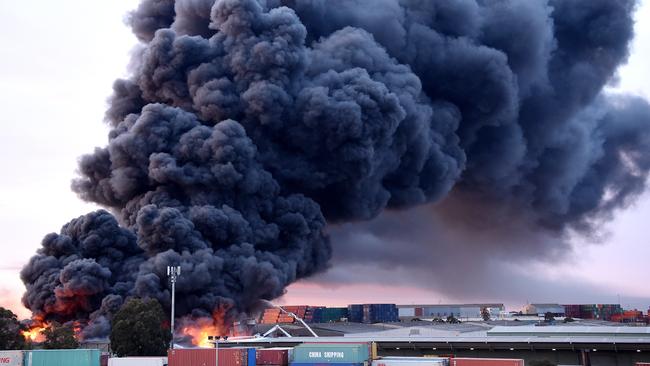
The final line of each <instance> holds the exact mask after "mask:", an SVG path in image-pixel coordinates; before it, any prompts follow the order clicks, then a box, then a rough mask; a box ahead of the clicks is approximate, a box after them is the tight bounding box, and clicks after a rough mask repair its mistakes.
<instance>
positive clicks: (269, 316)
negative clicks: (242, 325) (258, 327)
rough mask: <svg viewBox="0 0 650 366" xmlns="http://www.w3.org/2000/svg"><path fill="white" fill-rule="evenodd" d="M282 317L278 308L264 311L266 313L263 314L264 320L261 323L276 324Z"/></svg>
mask: <svg viewBox="0 0 650 366" xmlns="http://www.w3.org/2000/svg"><path fill="white" fill-rule="evenodd" d="M279 317H280V309H277V308H270V309H266V310H264V313H263V314H262V318H261V319H260V323H262V324H276V323H277V322H278V318H279Z"/></svg>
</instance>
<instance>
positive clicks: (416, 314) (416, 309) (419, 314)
mask: <svg viewBox="0 0 650 366" xmlns="http://www.w3.org/2000/svg"><path fill="white" fill-rule="evenodd" d="M422 313H423V311H422V308H415V316H422Z"/></svg>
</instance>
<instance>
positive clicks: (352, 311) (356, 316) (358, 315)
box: [348, 305, 363, 323]
mask: <svg viewBox="0 0 650 366" xmlns="http://www.w3.org/2000/svg"><path fill="white" fill-rule="evenodd" d="M348 320H349V321H350V322H352V323H363V305H348Z"/></svg>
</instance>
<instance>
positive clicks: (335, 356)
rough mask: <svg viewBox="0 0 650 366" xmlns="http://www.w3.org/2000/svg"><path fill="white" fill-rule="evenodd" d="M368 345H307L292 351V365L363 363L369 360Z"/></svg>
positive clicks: (369, 349) (369, 347)
mask: <svg viewBox="0 0 650 366" xmlns="http://www.w3.org/2000/svg"><path fill="white" fill-rule="evenodd" d="M370 357H371V346H370V344H368V343H318V344H315V343H309V344H301V345H299V346H296V347H295V348H294V349H293V355H292V357H291V362H292V363H337V364H338V363H364V362H367V361H368V360H370Z"/></svg>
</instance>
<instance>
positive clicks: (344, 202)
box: [22, 0, 650, 337]
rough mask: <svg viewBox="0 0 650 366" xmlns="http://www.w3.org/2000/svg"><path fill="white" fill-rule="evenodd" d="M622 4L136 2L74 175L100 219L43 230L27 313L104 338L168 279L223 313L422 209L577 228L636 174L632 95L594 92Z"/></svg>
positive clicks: (272, 293) (612, 63) (627, 194)
mask: <svg viewBox="0 0 650 366" xmlns="http://www.w3.org/2000/svg"><path fill="white" fill-rule="evenodd" d="M634 5H635V3H634V1H632V0H621V1H610V0H549V1H536V2H531V1H528V0H463V1H453V2H450V1H447V0H440V1H426V2H422V1H414V0H354V1H353V0H341V1H337V2H336V6H333V5H332V2H328V1H326V0H267V1H262V0H218V1H214V0H177V1H170V0H144V1H143V2H142V3H141V4H140V6H139V7H138V8H137V9H136V10H135V11H134V12H132V13H131V14H130V17H129V23H130V24H131V26H132V28H133V31H134V33H135V35H136V36H137V38H138V39H139V40H140V41H141V42H142V49H141V50H138V52H136V53H135V56H134V57H135V59H134V61H133V63H132V65H133V68H134V70H133V75H132V76H131V77H129V78H128V79H124V80H118V81H116V82H115V84H114V94H113V96H112V97H111V99H110V105H109V108H108V111H107V113H106V119H107V122H108V123H109V125H110V127H111V131H110V133H109V143H108V146H107V147H103V148H97V149H96V150H95V152H94V153H93V154H90V155H87V156H84V157H83V158H82V159H81V161H80V169H79V170H80V177H79V178H78V179H76V180H75V181H74V183H73V189H74V190H75V191H76V192H77V193H78V194H79V196H80V197H81V198H83V199H84V200H87V201H91V202H96V203H98V204H100V205H102V206H105V207H106V208H107V209H108V210H110V211H111V212H112V214H114V215H115V216H116V218H113V217H112V216H111V214H109V213H108V212H106V211H99V212H96V213H91V214H89V215H86V216H82V217H80V218H78V219H76V220H73V221H72V222H71V223H70V224H68V225H66V226H64V228H63V229H62V231H61V233H60V234H50V235H48V236H47V237H46V238H45V240H44V242H43V248H42V249H40V250H39V253H38V254H37V255H36V256H35V257H34V258H32V260H31V261H30V263H29V264H28V265H27V266H26V267H25V269H24V270H23V273H22V277H23V281H24V282H25V284H26V285H27V293H26V294H25V296H24V298H23V302H24V304H25V305H26V306H27V307H28V308H29V309H31V310H32V311H33V312H34V313H35V314H36V315H37V316H38V317H41V318H43V319H46V320H48V319H52V320H59V321H66V320H81V321H84V322H89V325H88V326H87V327H86V328H85V332H86V335H87V336H88V337H91V336H92V337H95V336H101V335H103V334H106V332H107V329H109V326H110V317H111V315H112V314H113V313H114V312H115V309H116V308H118V307H119V304H121V302H122V301H123V300H124V299H125V298H127V297H129V296H140V297H153V298H157V299H158V300H160V301H161V302H162V303H163V305H164V306H166V307H169V285H168V283H167V279H166V276H165V274H166V273H165V269H166V266H168V265H181V266H182V267H183V275H182V276H181V277H180V280H179V286H178V291H179V296H178V299H179V303H178V304H177V306H178V308H177V312H178V314H180V315H181V316H192V317H201V316H210V315H211V314H212V313H213V312H214V311H215V309H228V310H227V316H228V317H229V318H235V317H237V316H239V314H245V313H247V312H251V311H253V310H254V309H255V307H256V306H257V304H259V300H261V299H273V298H276V297H278V296H280V295H281V294H282V293H283V291H284V288H285V287H286V286H287V285H288V284H290V283H292V282H294V281H296V280H297V279H300V278H305V277H308V276H310V275H312V274H314V273H316V272H319V271H321V270H323V269H325V268H326V267H327V264H328V260H329V258H330V252H331V249H330V244H329V239H328V236H327V234H326V233H325V231H324V230H325V226H326V223H330V224H342V223H345V222H351V221H359V220H369V219H372V218H375V217H377V215H379V214H380V213H381V212H382V211H384V210H385V209H405V208H408V207H411V206H415V205H419V204H425V203H439V202H442V204H439V205H438V206H437V207H436V209H435V210H436V214H435V215H427V214H424V216H425V217H427V218H428V219H430V220H431V221H432V222H434V223H435V224H436V225H441V224H442V223H449V226H457V225H466V226H464V227H465V228H471V227H472V225H474V224H475V222H474V221H473V220H481V215H478V217H477V216H476V213H477V212H478V211H480V212H479V213H481V214H483V215H487V216H485V217H489V218H490V219H491V220H496V221H495V222H496V223H497V224H498V225H500V226H501V227H502V229H501V230H500V234H499V236H498V238H496V239H494V240H479V241H477V243H480V244H481V245H484V246H486V247H497V248H498V247H500V246H503V245H504V244H506V245H507V244H509V245H512V246H517V245H519V244H518V243H522V242H524V241H526V240H527V239H525V236H526V235H527V234H529V233H542V234H540V235H541V236H536V235H533V236H534V237H535V238H547V237H550V238H561V237H562V235H563V234H564V233H565V231H566V230H569V229H577V230H582V231H584V232H588V231H589V230H590V228H591V227H592V225H593V223H594V222H597V221H598V220H602V219H603V218H607V217H609V215H611V214H612V213H613V211H614V210H615V209H617V208H619V207H623V206H625V205H626V204H627V203H629V202H630V200H631V199H633V198H634V197H635V196H636V195H638V194H639V193H640V192H641V191H642V190H643V188H644V183H645V179H646V177H647V173H648V170H649V169H650V157H649V156H650V155H649V154H647V152H648V150H649V148H650V114H649V113H648V112H649V111H650V108H649V106H648V104H647V102H646V101H644V100H641V99H636V98H633V97H627V96H617V97H611V96H608V95H605V94H603V92H602V89H603V87H604V86H605V85H606V83H607V82H608V81H609V80H611V79H612V77H613V76H614V73H615V71H616V69H617V67H618V66H619V65H620V64H622V63H623V62H624V61H625V60H626V58H627V56H628V43H629V41H630V39H631V38H632V36H633V34H632V33H633V32H632V26H633V22H632V18H631V16H632V13H633V10H634ZM443 198H445V199H444V200H443ZM118 222H119V224H118ZM520 224H521V226H519V225H520ZM519 227H523V228H525V230H523V231H521V232H519V231H518V228H519ZM338 230H340V229H338ZM508 235H509V236H510V238H508V239H507V241H506V242H505V243H504V240H503V239H504V237H505V236H508ZM337 238H338V236H335V239H337ZM538 242H539V247H540V248H557V247H558V245H559V246H561V245H562V240H550V241H547V240H545V239H539V241H538V240H537V239H533V240H528V241H527V243H526V244H521V245H527V246H529V247H535V245H531V243H538ZM440 243H453V241H445V238H439V240H438V238H433V239H432V240H431V243H430V245H431V246H433V247H435V246H436V245H444V244H440ZM557 243H560V244H557ZM350 245H352V246H353V245H354V243H352V244H350ZM477 245H478V244H477ZM539 252H540V253H545V252H546V251H543V250H541V249H540V251H539ZM378 253H381V251H378Z"/></svg>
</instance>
